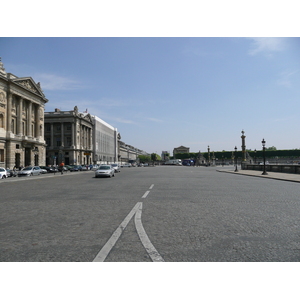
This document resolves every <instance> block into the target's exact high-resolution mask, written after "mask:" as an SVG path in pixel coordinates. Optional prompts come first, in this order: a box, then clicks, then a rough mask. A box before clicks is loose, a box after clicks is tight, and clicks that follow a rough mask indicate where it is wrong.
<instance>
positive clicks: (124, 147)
mask: <svg viewBox="0 0 300 300" xmlns="http://www.w3.org/2000/svg"><path fill="white" fill-rule="evenodd" d="M139 155H146V156H150V154H149V153H147V152H146V151H144V150H141V149H138V148H135V147H133V146H130V145H128V144H125V143H124V142H122V141H119V162H120V163H124V162H126V163H128V162H129V163H135V162H137V163H138V162H139Z"/></svg>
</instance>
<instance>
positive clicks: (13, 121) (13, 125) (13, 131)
mask: <svg viewBox="0 0 300 300" xmlns="http://www.w3.org/2000/svg"><path fill="white" fill-rule="evenodd" d="M11 132H12V133H16V132H15V119H12V120H11Z"/></svg>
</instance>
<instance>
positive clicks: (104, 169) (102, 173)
mask: <svg viewBox="0 0 300 300" xmlns="http://www.w3.org/2000/svg"><path fill="white" fill-rule="evenodd" d="M114 176H115V169H114V168H113V167H112V166H110V165H106V166H100V167H99V169H98V170H96V172H95V178H98V177H114Z"/></svg>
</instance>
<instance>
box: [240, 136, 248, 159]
mask: <svg viewBox="0 0 300 300" xmlns="http://www.w3.org/2000/svg"><path fill="white" fill-rule="evenodd" d="M244 133H245V132H244V130H242V136H241V138H242V159H243V161H246V160H247V159H246V145H245V138H246V136H245V135H244Z"/></svg>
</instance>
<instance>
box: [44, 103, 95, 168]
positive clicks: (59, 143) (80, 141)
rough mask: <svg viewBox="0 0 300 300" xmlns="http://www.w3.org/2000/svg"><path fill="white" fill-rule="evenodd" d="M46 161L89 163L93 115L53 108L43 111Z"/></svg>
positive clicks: (50, 162) (48, 162) (91, 147)
mask: <svg viewBox="0 0 300 300" xmlns="http://www.w3.org/2000/svg"><path fill="white" fill-rule="evenodd" d="M44 115H45V140H46V144H47V157H46V164H47V165H59V164H60V163H61V162H64V163H65V164H66V165H82V164H88V165H89V164H92V163H93V160H94V158H93V141H92V137H93V119H92V117H91V115H90V114H85V113H80V112H78V108H77V106H75V107H74V110H71V111H61V110H59V109H57V108H56V109H55V111H54V112H45V114H44Z"/></svg>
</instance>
